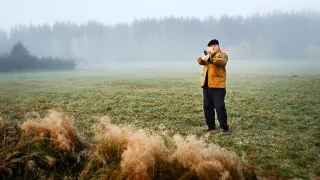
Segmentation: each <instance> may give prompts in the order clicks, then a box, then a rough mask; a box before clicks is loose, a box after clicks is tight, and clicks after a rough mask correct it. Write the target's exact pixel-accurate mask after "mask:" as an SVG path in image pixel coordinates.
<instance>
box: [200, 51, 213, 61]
mask: <svg viewBox="0 0 320 180" xmlns="http://www.w3.org/2000/svg"><path fill="white" fill-rule="evenodd" d="M211 54H212V53H211V51H208V54H207V55H205V54H201V56H200V57H201V59H202V60H203V61H208V59H209V58H210V56H211Z"/></svg>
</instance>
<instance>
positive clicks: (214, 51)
mask: <svg viewBox="0 0 320 180" xmlns="http://www.w3.org/2000/svg"><path fill="white" fill-rule="evenodd" d="M219 49H220V47H219V45H217V44H214V45H210V46H209V51H211V52H213V53H216V52H218V51H219Z"/></svg>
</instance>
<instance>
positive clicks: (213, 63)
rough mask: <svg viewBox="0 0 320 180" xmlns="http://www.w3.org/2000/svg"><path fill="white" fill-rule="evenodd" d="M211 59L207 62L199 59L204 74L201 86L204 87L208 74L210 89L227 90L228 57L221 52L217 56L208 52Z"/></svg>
mask: <svg viewBox="0 0 320 180" xmlns="http://www.w3.org/2000/svg"><path fill="white" fill-rule="evenodd" d="M208 54H209V56H210V58H209V59H208V60H207V61H204V60H202V59H201V57H199V58H198V63H199V64H200V65H203V66H204V67H203V74H202V82H201V86H202V87H204V85H205V81H206V75H207V72H208V87H209V88H226V76H227V72H226V66H227V62H228V55H227V54H226V53H225V52H222V51H221V50H220V51H219V52H217V53H216V54H211V53H210V52H208Z"/></svg>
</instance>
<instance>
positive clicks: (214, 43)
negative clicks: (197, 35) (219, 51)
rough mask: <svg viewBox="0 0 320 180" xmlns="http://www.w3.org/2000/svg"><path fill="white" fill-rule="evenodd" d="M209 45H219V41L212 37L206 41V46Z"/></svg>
mask: <svg viewBox="0 0 320 180" xmlns="http://www.w3.org/2000/svg"><path fill="white" fill-rule="evenodd" d="M211 45H219V41H218V40H216V39H212V40H211V41H210V42H209V43H208V46H211Z"/></svg>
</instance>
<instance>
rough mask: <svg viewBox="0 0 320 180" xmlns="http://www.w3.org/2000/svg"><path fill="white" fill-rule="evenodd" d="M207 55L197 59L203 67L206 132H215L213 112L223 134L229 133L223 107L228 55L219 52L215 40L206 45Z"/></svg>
mask: <svg viewBox="0 0 320 180" xmlns="http://www.w3.org/2000/svg"><path fill="white" fill-rule="evenodd" d="M208 47H209V48H208V52H207V55H205V54H203V55H201V56H200V57H199V58H198V63H199V64H200V65H203V66H204V67H203V74H202V83H201V86H202V88H203V110H204V115H205V119H206V124H207V126H208V129H207V130H206V132H209V131H214V130H216V125H215V112H214V108H215V110H216V113H217V117H218V121H219V124H220V127H221V129H222V130H223V132H228V131H229V125H228V122H227V110H226V107H225V102H224V100H225V95H226V65H227V62H228V55H227V54H226V53H225V52H222V51H221V50H220V46H219V41H218V40H216V39H213V40H211V41H210V42H209V43H208Z"/></svg>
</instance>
